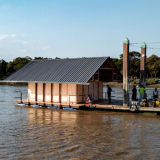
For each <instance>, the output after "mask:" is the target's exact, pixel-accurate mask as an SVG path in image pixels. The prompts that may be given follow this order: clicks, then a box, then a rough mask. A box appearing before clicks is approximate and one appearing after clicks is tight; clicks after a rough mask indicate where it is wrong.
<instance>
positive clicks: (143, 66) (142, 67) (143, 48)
mask: <svg viewBox="0 0 160 160" xmlns="http://www.w3.org/2000/svg"><path fill="white" fill-rule="evenodd" d="M140 73H141V77H140V83H141V85H143V87H144V88H145V87H146V44H145V43H144V42H143V43H142V45H141V64H140Z"/></svg>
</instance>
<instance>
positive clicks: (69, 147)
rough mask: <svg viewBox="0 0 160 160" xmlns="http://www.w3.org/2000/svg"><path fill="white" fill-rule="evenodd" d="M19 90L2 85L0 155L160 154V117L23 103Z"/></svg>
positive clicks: (73, 159) (73, 158) (57, 158)
mask: <svg viewBox="0 0 160 160" xmlns="http://www.w3.org/2000/svg"><path fill="white" fill-rule="evenodd" d="M16 90H22V92H23V98H26V97H27V87H26V86H7V85H4V86H0V91H1V92H0V93H1V94H0V159H7V160H9V159H11V160H17V159H18V160H21V159H23V160H25V159H39V160H40V159H42V160H44V159H54V160H61V159H70V160H77V159H80V160H90V159H93V160H97V159H136V160H137V159H153V160H155V159H160V155H159V153H160V144H159V139H160V126H159V122H160V117H159V116H145V115H142V114H135V113H124V112H107V111H65V110H56V109H48V108H32V107H20V106H16V105H15V104H14V100H15V99H16V97H19V95H20V93H15V91H16ZM114 90H115V92H116V93H118V90H119V89H117V91H116V89H114ZM115 95H116V94H115Z"/></svg>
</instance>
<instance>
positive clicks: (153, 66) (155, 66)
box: [146, 54, 160, 78]
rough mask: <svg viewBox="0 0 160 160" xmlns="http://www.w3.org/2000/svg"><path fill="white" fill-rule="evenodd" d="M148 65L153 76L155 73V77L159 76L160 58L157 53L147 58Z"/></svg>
mask: <svg viewBox="0 0 160 160" xmlns="http://www.w3.org/2000/svg"><path fill="white" fill-rule="evenodd" d="M146 67H147V70H148V72H149V73H150V75H151V77H152V78H153V75H154V76H155V78H156V77H157V73H158V72H159V70H160V58H159V57H158V56H156V55H154V54H153V55H151V56H150V57H149V58H147V60H146Z"/></svg>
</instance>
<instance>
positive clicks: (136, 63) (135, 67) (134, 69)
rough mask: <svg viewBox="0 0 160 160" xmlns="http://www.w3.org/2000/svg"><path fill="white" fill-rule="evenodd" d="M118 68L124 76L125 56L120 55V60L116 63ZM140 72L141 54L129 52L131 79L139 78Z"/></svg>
mask: <svg viewBox="0 0 160 160" xmlns="http://www.w3.org/2000/svg"><path fill="white" fill-rule="evenodd" d="M115 64H116V65H117V68H118V69H119V70H120V72H121V73H122V74H123V54H121V55H120V59H119V60H118V61H116V63H115ZM139 70H140V53H139V52H136V51H132V52H129V75H130V76H131V77H135V76H136V77H139Z"/></svg>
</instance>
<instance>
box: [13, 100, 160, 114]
mask: <svg viewBox="0 0 160 160" xmlns="http://www.w3.org/2000/svg"><path fill="white" fill-rule="evenodd" d="M22 102H23V103H24V104H26V105H28V106H30V105H34V104H37V105H39V106H42V107H48V106H57V107H61V108H73V109H77V110H104V111H113V112H116V111H118V112H132V113H133V112H134V113H144V112H150V113H156V114H160V107H140V106H138V108H137V109H136V110H135V111H131V109H130V106H128V107H124V106H123V100H113V101H112V103H111V104H109V103H108V101H106V100H102V101H97V102H94V103H93V104H92V105H90V104H84V103H80V104H72V103H70V104H68V103H51V102H36V101H31V102H28V100H27V99H25V100H22ZM15 103H21V100H16V101H15Z"/></svg>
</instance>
